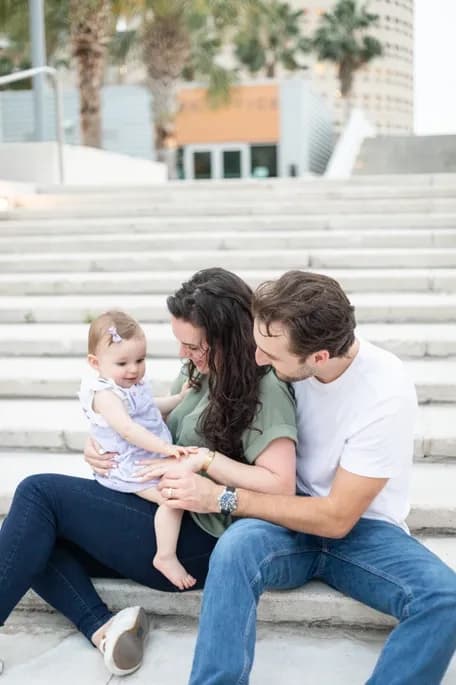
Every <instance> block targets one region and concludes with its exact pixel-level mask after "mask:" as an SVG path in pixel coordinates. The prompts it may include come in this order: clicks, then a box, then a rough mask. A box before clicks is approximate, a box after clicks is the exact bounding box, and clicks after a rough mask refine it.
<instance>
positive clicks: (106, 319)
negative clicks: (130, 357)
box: [88, 310, 144, 354]
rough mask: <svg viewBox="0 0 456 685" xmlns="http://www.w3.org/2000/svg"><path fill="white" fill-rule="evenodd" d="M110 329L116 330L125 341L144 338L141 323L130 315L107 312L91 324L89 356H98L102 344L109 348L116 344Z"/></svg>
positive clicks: (119, 312) (115, 311)
mask: <svg viewBox="0 0 456 685" xmlns="http://www.w3.org/2000/svg"><path fill="white" fill-rule="evenodd" d="M110 328H112V329H115V331H116V332H117V335H119V336H120V337H121V338H122V339H123V340H130V339H131V338H138V337H141V336H144V331H143V329H142V328H141V326H140V325H139V323H138V322H137V321H136V320H135V319H134V318H133V317H132V316H130V315H129V314H126V313H125V312H121V311H117V310H112V311H109V312H105V313H104V314H100V316H97V318H96V319H94V320H93V321H92V323H91V324H90V328H89V342H88V350H89V354H96V349H97V347H98V345H99V344H100V343H103V344H105V345H106V346H107V347H109V345H112V343H113V342H115V340H113V336H112V333H111V332H110V331H109V329H110Z"/></svg>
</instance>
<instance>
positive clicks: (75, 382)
mask: <svg viewBox="0 0 456 685" xmlns="http://www.w3.org/2000/svg"><path fill="white" fill-rule="evenodd" d="M162 343H163V347H166V345H168V348H167V350H166V351H167V353H168V354H170V355H171V354H172V353H173V351H174V356H176V352H177V345H176V342H175V341H172V340H171V339H170V338H169V339H168V338H165V339H164V340H163V341H162ZM152 350H153V352H152V354H153V358H152V360H150V361H149V362H148V371H149V373H150V374H151V377H152V382H153V388H154V392H155V394H156V395H165V394H168V392H169V388H170V383H171V381H172V380H173V378H175V377H176V376H177V374H178V373H179V369H180V366H181V362H180V361H179V360H178V359H175V358H171V359H166V358H165V359H160V358H157V354H158V350H157V349H156V345H154V346H153V348H152ZM405 364H406V368H407V370H408V373H409V374H410V376H411V378H413V380H414V382H415V385H416V388H417V393H418V399H419V401H420V403H421V404H430V403H440V404H444V403H456V385H455V383H454V379H455V378H456V357H452V358H450V359H445V360H438V359H420V360H407V361H406V362H405ZM87 369H88V367H87V362H86V360H85V357H80V358H72V357H70V358H68V357H52V358H50V357H47V358H43V357H41V358H40V357H38V356H34V357H22V356H21V357H0V397H3V398H6V397H11V398H19V397H20V398H74V397H75V396H76V393H77V391H78V389H79V383H80V379H81V377H82V376H83V375H84V374H85V373H87ZM455 412H456V408H455Z"/></svg>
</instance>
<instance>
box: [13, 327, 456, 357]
mask: <svg viewBox="0 0 456 685" xmlns="http://www.w3.org/2000/svg"><path fill="white" fill-rule="evenodd" d="M144 330H145V332H146V335H147V338H148V340H149V354H150V355H151V356H152V357H154V356H155V357H170V356H171V357H175V356H176V354H177V344H176V341H175V339H174V337H173V335H172V333H171V328H170V325H169V321H168V320H167V321H166V322H165V323H161V324H146V325H145V326H144ZM87 331H88V324H82V323H81V324H70V323H58V324H57V323H56V324H51V323H47V324H0V356H2V357H20V356H28V357H38V356H40V355H41V356H43V357H55V356H57V357H62V356H63V357H75V356H80V357H83V356H85V355H86V353H87ZM358 331H359V333H360V335H362V336H363V337H364V338H366V339H367V340H370V341H371V342H373V343H375V344H378V345H379V346H380V347H384V348H385V349H388V350H390V351H391V352H394V353H395V354H397V355H399V356H400V357H404V358H406V357H411V358H421V357H431V358H432V357H436V358H444V357H451V356H456V327H455V326H454V324H453V323H448V324H444V323H422V324H404V323H395V324H384V323H380V324H376V323H365V324H361V325H360V326H359V327H358Z"/></svg>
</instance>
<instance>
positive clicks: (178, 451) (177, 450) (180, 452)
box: [166, 445, 198, 459]
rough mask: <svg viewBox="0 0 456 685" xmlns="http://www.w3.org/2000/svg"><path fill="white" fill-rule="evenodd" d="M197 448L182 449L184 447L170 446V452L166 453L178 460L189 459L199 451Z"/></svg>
mask: <svg viewBox="0 0 456 685" xmlns="http://www.w3.org/2000/svg"><path fill="white" fill-rule="evenodd" d="M197 449H198V448H197V447H182V445H170V446H169V450H167V451H166V454H167V455H168V457H176V459H182V457H187V456H188V455H189V454H192V453H193V452H196V451H197Z"/></svg>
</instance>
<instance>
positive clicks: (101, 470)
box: [84, 437, 117, 476]
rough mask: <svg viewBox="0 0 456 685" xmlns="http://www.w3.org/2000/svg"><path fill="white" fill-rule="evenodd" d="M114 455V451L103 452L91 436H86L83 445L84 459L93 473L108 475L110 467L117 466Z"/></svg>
mask: <svg viewBox="0 0 456 685" xmlns="http://www.w3.org/2000/svg"><path fill="white" fill-rule="evenodd" d="M116 456H117V455H116V454H115V453H114V452H105V451H104V450H103V448H102V447H101V445H100V444H99V443H98V442H96V441H95V440H94V439H93V438H90V437H89V438H87V440H86V444H85V445H84V459H85V461H86V462H87V463H88V465H89V466H90V468H91V469H92V471H93V472H94V473H97V474H98V475H99V476H109V473H110V471H111V469H114V468H115V467H116V466H117V462H116Z"/></svg>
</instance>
